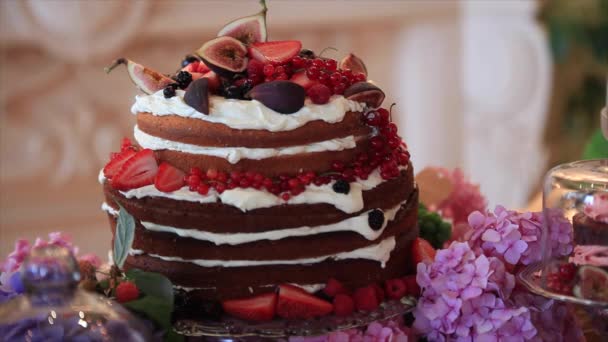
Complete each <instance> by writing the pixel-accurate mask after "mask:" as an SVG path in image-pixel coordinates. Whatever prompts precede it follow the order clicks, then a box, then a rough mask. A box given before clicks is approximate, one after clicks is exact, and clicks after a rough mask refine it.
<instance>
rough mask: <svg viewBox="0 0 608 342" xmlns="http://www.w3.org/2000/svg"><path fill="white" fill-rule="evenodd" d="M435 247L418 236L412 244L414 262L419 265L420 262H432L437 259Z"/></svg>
mask: <svg viewBox="0 0 608 342" xmlns="http://www.w3.org/2000/svg"><path fill="white" fill-rule="evenodd" d="M436 252H437V251H435V249H434V248H433V246H431V243H430V242H428V241H426V240H425V239H422V238H416V240H414V243H413V245H412V258H413V259H414V264H415V265H418V263H419V262H425V263H430V262H433V260H435V253H436Z"/></svg>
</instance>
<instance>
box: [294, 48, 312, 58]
mask: <svg viewBox="0 0 608 342" xmlns="http://www.w3.org/2000/svg"><path fill="white" fill-rule="evenodd" d="M298 56H300V57H302V58H307V59H312V58H315V53H314V52H313V51H312V50H308V49H302V50H300V53H298Z"/></svg>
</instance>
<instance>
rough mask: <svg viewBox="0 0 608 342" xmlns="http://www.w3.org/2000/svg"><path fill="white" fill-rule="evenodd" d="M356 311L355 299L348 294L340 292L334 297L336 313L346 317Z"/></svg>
mask: <svg viewBox="0 0 608 342" xmlns="http://www.w3.org/2000/svg"><path fill="white" fill-rule="evenodd" d="M354 311H355V301H354V300H353V299H352V298H351V297H350V296H349V295H346V294H342V293H339V294H337V295H336V297H335V298H334V314H335V315H336V316H339V317H344V316H348V315H350V314H352V313H353V312H354Z"/></svg>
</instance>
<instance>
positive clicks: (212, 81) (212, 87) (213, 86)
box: [203, 71, 221, 92]
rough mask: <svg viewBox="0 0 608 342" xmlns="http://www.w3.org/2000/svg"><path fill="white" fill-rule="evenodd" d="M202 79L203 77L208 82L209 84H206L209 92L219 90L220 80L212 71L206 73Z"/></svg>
mask: <svg viewBox="0 0 608 342" xmlns="http://www.w3.org/2000/svg"><path fill="white" fill-rule="evenodd" d="M203 77H205V78H207V79H208V80H209V83H208V87H209V91H212V92H215V91H217V90H218V89H219V88H220V84H221V81H220V78H219V77H218V76H217V74H216V73H214V72H213V71H209V72H207V73H206V74H204V75H203Z"/></svg>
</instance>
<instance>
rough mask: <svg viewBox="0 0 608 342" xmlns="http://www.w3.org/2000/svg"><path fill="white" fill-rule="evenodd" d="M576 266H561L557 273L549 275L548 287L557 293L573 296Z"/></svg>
mask: <svg viewBox="0 0 608 342" xmlns="http://www.w3.org/2000/svg"><path fill="white" fill-rule="evenodd" d="M575 276H576V266H574V264H571V263H569V264H563V265H560V267H559V269H558V270H557V271H556V272H552V273H549V274H548V275H547V287H548V288H549V289H551V290H552V291H555V292H557V293H561V294H565V295H572V288H573V282H574V278H575Z"/></svg>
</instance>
